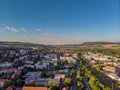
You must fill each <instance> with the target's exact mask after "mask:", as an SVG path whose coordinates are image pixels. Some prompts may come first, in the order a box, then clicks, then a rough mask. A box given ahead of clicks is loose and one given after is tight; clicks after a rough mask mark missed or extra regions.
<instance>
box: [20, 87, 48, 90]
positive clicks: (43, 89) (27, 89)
mask: <svg viewBox="0 0 120 90" xmlns="http://www.w3.org/2000/svg"><path fill="white" fill-rule="evenodd" d="M22 90H47V87H30V86H24V87H23V89H22Z"/></svg>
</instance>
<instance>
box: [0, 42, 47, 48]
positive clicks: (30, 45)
mask: <svg viewBox="0 0 120 90" xmlns="http://www.w3.org/2000/svg"><path fill="white" fill-rule="evenodd" d="M0 47H14V48H39V49H40V48H41V49H45V48H47V47H46V46H45V45H43V44H34V43H27V42H5V41H0Z"/></svg>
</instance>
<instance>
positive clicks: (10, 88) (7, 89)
mask: <svg viewBox="0 0 120 90" xmlns="http://www.w3.org/2000/svg"><path fill="white" fill-rule="evenodd" d="M5 90H13V89H12V87H7V88H6V89H5Z"/></svg>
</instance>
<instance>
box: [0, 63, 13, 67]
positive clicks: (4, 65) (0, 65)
mask: <svg viewBox="0 0 120 90" xmlns="http://www.w3.org/2000/svg"><path fill="white" fill-rule="evenodd" d="M11 66H12V63H10V62H0V67H2V68H6V67H11Z"/></svg>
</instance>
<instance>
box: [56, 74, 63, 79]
mask: <svg viewBox="0 0 120 90" xmlns="http://www.w3.org/2000/svg"><path fill="white" fill-rule="evenodd" d="M60 78H65V74H56V75H55V77H54V79H60Z"/></svg>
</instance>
